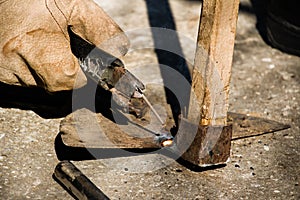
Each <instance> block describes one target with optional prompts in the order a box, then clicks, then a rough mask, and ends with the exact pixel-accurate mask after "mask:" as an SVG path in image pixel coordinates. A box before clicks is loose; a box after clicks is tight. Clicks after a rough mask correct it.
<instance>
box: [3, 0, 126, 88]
mask: <svg viewBox="0 0 300 200" xmlns="http://www.w3.org/2000/svg"><path fill="white" fill-rule="evenodd" d="M0 16H1V19H2V20H0V38H1V40H0V68H1V70H0V81H1V82H4V83H7V84H12V85H22V86H39V87H43V88H45V89H46V90H48V91H50V92H55V91H61V90H70V89H74V88H80V87H82V86H84V85H85V84H86V77H85V75H84V73H83V72H82V70H81V69H80V65H79V62H78V59H77V58H76V57H75V56H74V55H73V54H72V52H71V46H70V38H69V34H68V27H69V26H72V30H73V31H74V32H75V33H76V34H78V35H79V36H80V37H82V38H84V39H85V40H87V41H88V42H90V43H91V44H94V45H96V46H98V47H99V48H100V49H102V50H104V51H106V52H107V53H109V54H112V55H114V56H115V57H120V56H122V55H124V54H125V53H126V52H127V49H128V40H127V38H126V36H125V35H124V34H122V30H121V29H120V28H119V26H118V25H117V24H116V23H115V22H114V21H113V20H112V19H111V18H110V17H109V16H108V15H107V14H106V13H105V12H104V11H103V10H102V9H101V8H100V7H99V6H98V5H97V4H96V3H94V2H93V1H92V0H85V1H80V0H54V1H52V0H23V1H19V0H6V1H2V2H1V4H0Z"/></svg>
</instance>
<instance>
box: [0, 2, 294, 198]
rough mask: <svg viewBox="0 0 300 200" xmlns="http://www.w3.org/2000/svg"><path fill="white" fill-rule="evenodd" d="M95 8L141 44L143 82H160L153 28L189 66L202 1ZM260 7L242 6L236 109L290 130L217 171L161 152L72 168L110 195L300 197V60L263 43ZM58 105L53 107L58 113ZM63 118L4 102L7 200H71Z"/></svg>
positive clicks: (261, 140)
mask: <svg viewBox="0 0 300 200" xmlns="http://www.w3.org/2000/svg"><path fill="white" fill-rule="evenodd" d="M97 2H98V3H99V5H101V6H102V7H103V9H104V10H105V11H106V12H107V13H108V14H109V15H110V16H111V17H112V18H113V19H115V20H116V22H117V23H118V24H119V25H120V26H121V27H122V28H123V29H124V30H125V31H126V32H127V33H128V35H129V36H130V39H131V40H132V43H133V44H142V46H141V47H140V48H132V49H131V51H130V52H129V53H128V55H127V56H125V58H124V59H123V60H124V62H125V64H126V67H127V68H128V69H129V70H130V71H131V72H132V73H134V74H135V75H136V76H137V77H139V78H140V79H141V80H142V81H143V82H145V83H147V84H150V83H155V84H158V85H161V84H163V78H162V76H161V73H160V71H159V67H158V61H159V57H157V54H156V53H157V52H156V51H154V48H153V45H155V42H153V36H155V33H154V32H151V30H150V31H149V29H147V27H149V26H150V24H151V25H155V23H157V24H156V25H160V26H161V27H163V28H168V27H170V28H173V29H175V28H176V31H177V32H178V34H179V39H178V41H177V42H179V43H180V44H181V45H180V46H181V51H182V52H183V53H184V55H185V56H186V59H187V61H188V63H187V65H188V66H189V67H190V68H191V66H192V65H193V56H194V52H195V44H196V37H197V29H198V23H199V14H200V8H201V1H196V0H193V1H192V0H169V1H163V2H164V3H162V4H161V6H157V5H153V4H152V3H151V2H152V1H150V0H146V1H142V0H127V1H119V0H101V1H97ZM260 4H261V2H260V1H258V0H257V1H255V0H253V1H249V0H241V4H240V11H239V19H238V24H237V36H236V42H235V50H234V60H233V67H232V78H231V85H230V99H229V103H230V106H229V111H231V112H236V113H242V114H249V115H251V116H256V117H262V118H266V119H271V120H275V121H278V122H282V123H284V124H289V125H290V126H291V128H289V129H287V130H283V131H279V132H275V133H271V134H266V135H261V136H256V137H250V138H246V139H241V140H235V141H232V148H231V158H230V161H229V162H228V163H227V165H226V166H223V167H220V168H215V169H211V170H207V169H201V170H199V169H198V170H195V169H194V170H193V169H189V168H187V167H186V166H185V165H183V164H182V163H180V162H177V161H174V160H173V159H171V158H169V157H167V156H164V155H160V154H147V155H137V156H132V157H121V158H107V159H103V160H85V161H73V163H74V164H75V165H76V166H77V167H78V168H79V169H80V170H81V171H82V172H83V173H84V174H85V175H86V176H87V177H89V178H90V179H91V181H93V182H94V183H95V184H96V185H97V186H98V187H99V188H100V189H101V190H102V191H103V192H104V193H105V194H106V195H107V196H108V197H109V198H111V199H122V200H123V199H222V200H223V199H300V185H299V184H300V176H299V174H300V145H299V144H300V100H299V99H300V87H299V86H300V58H299V57H297V56H293V55H289V54H286V53H284V52H281V51H279V50H277V49H274V48H272V47H270V46H269V45H268V44H267V43H266V42H265V40H264V39H263V38H264V35H263V32H262V31H261V30H260V29H259V28H258V26H257V24H259V23H261V22H262V18H261V17H262V13H261V11H262V10H261V7H260ZM170 20H171V25H170V24H169V25H168V23H169V22H170ZM163 23H166V25H165V26H164V25H163ZM99 34H101V30H99ZM156 45H157V44H156ZM0 92H1V91H0ZM11 92H12V93H13V92H14V91H11ZM67 96H68V95H67ZM68 97H69V96H68ZM162 98H165V97H162ZM18 100H20V101H21V102H22V99H18ZM39 103H40V102H39ZM157 106H159V105H157ZM21 108H22V109H21ZM61 108H64V107H63V106H62V107H59V108H58V107H55V106H54V107H52V108H51V109H50V110H51V112H52V113H56V112H57V113H59V112H60V111H61ZM48 110H49V109H48ZM45 112H47V111H45ZM64 116H65V115H63V114H62V115H57V116H54V115H53V116H49V115H47V113H41V112H37V110H36V109H33V110H28V109H24V107H23V106H22V105H21V106H20V105H19V106H15V105H14V106H10V104H7V103H6V104H3V103H1V108H0V122H1V123H0V199H64V200H65V199H73V198H72V197H71V196H70V195H69V194H68V193H67V192H66V191H65V190H64V189H63V188H62V187H61V186H60V185H59V184H58V183H57V182H56V181H55V180H54V179H53V178H52V174H53V172H54V168H55V166H56V165H57V163H58V162H59V160H58V159H57V156H56V152H55V147H54V142H55V138H56V136H57V134H58V132H59V125H60V121H61V120H62V119H63V117H64Z"/></svg>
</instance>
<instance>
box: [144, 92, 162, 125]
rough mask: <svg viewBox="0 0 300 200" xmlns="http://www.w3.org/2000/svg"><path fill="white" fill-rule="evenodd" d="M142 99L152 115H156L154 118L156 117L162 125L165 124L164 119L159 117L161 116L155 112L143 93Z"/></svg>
mask: <svg viewBox="0 0 300 200" xmlns="http://www.w3.org/2000/svg"><path fill="white" fill-rule="evenodd" d="M142 97H143V99H144V100H145V102H146V104H147V105H148V106H149V107H150V109H151V111H152V112H153V113H154V115H155V116H156V118H157V119H158V121H160V123H161V124H162V126H164V125H165V123H164V121H163V120H162V119H161V117H160V116H159V114H158V113H157V111H156V110H155V109H154V108H153V106H152V105H151V103H150V102H149V100H148V99H147V98H146V96H145V95H144V94H142Z"/></svg>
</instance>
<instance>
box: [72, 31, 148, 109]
mask: <svg viewBox="0 0 300 200" xmlns="http://www.w3.org/2000/svg"><path fill="white" fill-rule="evenodd" d="M68 34H69V37H70V44H71V50H72V53H73V54H74V55H75V56H76V57H77V58H78V62H79V65H80V68H81V70H82V71H83V72H84V74H85V75H86V76H87V77H89V78H90V79H92V80H93V81H94V82H96V83H97V84H98V85H99V86H100V87H102V88H103V89H105V90H108V91H110V92H111V93H112V98H113V100H114V101H115V102H116V103H117V105H119V106H120V107H121V108H123V109H126V108H128V107H129V110H130V109H131V110H135V111H137V110H138V109H134V108H133V107H132V106H131V105H130V101H131V100H132V98H136V99H141V97H142V96H141V94H142V93H143V91H144V90H145V86H144V84H143V83H142V82H141V81H140V80H139V79H137V78H136V77H135V76H134V75H133V74H132V73H130V72H129V71H128V70H127V69H125V67H124V64H123V62H122V61H121V60H120V59H118V58H117V57H115V56H113V55H111V54H109V53H107V52H106V51H104V50H102V49H100V48H98V47H97V46H95V45H94V44H92V43H90V42H89V41H87V40H85V39H83V38H82V37H80V36H79V35H78V34H76V33H75V32H74V31H73V27H72V26H68ZM136 113H137V112H136Z"/></svg>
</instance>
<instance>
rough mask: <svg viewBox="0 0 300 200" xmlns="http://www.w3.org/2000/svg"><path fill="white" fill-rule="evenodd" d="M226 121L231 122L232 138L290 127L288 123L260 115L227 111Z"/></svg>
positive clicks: (262, 133)
mask: <svg viewBox="0 0 300 200" xmlns="http://www.w3.org/2000/svg"><path fill="white" fill-rule="evenodd" d="M227 121H228V123H229V124H232V127H233V131H232V140H239V139H244V138H249V137H255V136H260V135H264V134H268V133H274V132H277V131H281V130H285V129H288V128H290V127H291V126H290V125H287V124H283V123H280V122H277V121H274V120H269V119H265V118H261V117H254V116H249V115H246V114H240V113H233V112H228V118H227Z"/></svg>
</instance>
